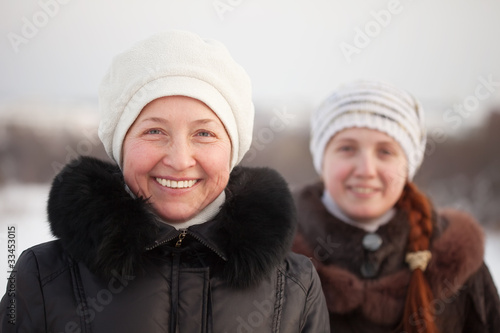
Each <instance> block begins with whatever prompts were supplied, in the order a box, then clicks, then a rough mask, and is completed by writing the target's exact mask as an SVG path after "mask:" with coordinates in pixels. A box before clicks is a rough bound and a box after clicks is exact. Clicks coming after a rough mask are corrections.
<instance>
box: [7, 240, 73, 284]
mask: <svg viewBox="0 0 500 333" xmlns="http://www.w3.org/2000/svg"><path fill="white" fill-rule="evenodd" d="M71 265H72V260H71V259H70V258H69V257H68V255H67V253H66V251H65V250H64V248H63V246H62V244H61V241H60V240H53V241H49V242H45V243H42V244H38V245H35V246H32V247H30V248H28V249H26V250H24V251H23V253H22V254H21V256H20V257H19V260H18V262H17V264H16V271H17V273H18V274H23V273H30V274H35V275H37V276H38V277H39V279H40V281H41V283H42V284H44V283H46V282H48V281H50V280H52V279H54V278H55V277H57V276H58V275H60V274H61V273H62V272H64V271H66V270H68V269H69V268H70V267H71Z"/></svg>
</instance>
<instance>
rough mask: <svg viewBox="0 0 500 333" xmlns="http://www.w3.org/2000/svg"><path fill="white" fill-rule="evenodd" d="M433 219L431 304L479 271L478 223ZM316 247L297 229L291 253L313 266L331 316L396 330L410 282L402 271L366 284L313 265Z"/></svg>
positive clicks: (452, 216)
mask: <svg viewBox="0 0 500 333" xmlns="http://www.w3.org/2000/svg"><path fill="white" fill-rule="evenodd" d="M315 209H317V207H315ZM299 211H300V210H299ZM438 215H439V217H438V218H437V221H436V225H435V234H434V237H433V240H432V245H431V252H432V259H431V262H430V263H429V267H428V269H427V271H426V272H425V274H426V276H427V278H428V281H429V283H430V285H431V288H432V290H433V293H434V296H435V297H436V299H446V298H449V297H450V296H451V295H454V294H457V293H458V292H459V290H460V289H461V288H462V287H463V285H464V283H465V282H466V281H467V279H468V278H469V277H470V276H471V275H472V274H473V273H474V272H476V271H477V270H478V269H479V268H480V267H481V265H482V263H483V255H484V234H483V231H482V229H481V228H480V226H479V225H478V223H477V222H476V221H475V220H474V219H473V218H472V217H471V216H469V215H467V214H466V213H462V212H458V211H455V210H443V211H442V212H440V213H439V214H438ZM310 217H311V216H309V218H310ZM308 220H309V221H304V220H303V221H300V223H311V219H308ZM300 223H299V224H300ZM340 223H342V222H340ZM317 246H318V245H317V241H314V239H306V236H305V235H303V234H301V233H300V228H299V233H298V234H297V235H296V238H295V241H294V245H293V249H294V251H295V252H299V253H303V254H305V255H308V256H310V257H311V258H312V260H313V262H314V263H315V266H316V269H317V271H318V274H319V276H320V278H321V283H322V286H323V291H324V293H325V297H326V300H327V305H328V309H329V311H330V312H331V313H337V314H347V313H349V312H351V311H354V310H357V311H360V312H361V313H362V314H363V315H364V317H365V318H366V319H368V320H370V321H371V322H374V323H377V324H381V325H391V326H392V325H395V324H397V322H398V321H399V320H400V318H401V316H402V311H403V307H404V301H405V296H406V290H407V288H408V284H409V280H410V270H409V269H408V268H407V267H405V268H402V269H400V270H398V271H397V272H395V273H392V274H390V275H381V277H380V278H377V279H372V280H366V279H362V278H360V277H358V276H356V275H355V274H354V273H352V272H350V271H349V270H347V269H345V268H341V267H339V266H337V265H334V264H331V263H326V262H321V261H319V260H317V259H316V258H315V253H314V252H315V251H314V249H315V248H317ZM381 305H383V306H381Z"/></svg>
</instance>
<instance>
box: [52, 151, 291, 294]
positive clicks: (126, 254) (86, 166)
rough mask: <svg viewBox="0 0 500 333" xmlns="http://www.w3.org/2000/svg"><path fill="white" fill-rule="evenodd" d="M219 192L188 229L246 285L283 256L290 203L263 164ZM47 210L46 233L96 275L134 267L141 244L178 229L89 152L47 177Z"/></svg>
mask: <svg viewBox="0 0 500 333" xmlns="http://www.w3.org/2000/svg"><path fill="white" fill-rule="evenodd" d="M225 191H226V202H225V203H224V204H223V206H222V207H221V210H220V211H219V213H218V214H217V215H216V216H215V218H214V219H213V220H212V221H209V222H206V223H204V224H201V225H195V226H192V227H190V228H188V233H189V234H191V235H192V236H194V237H195V238H196V239H198V240H199V241H200V243H201V244H203V245H204V246H206V247H207V248H209V249H211V250H212V251H213V252H215V253H217V254H218V255H219V257H220V258H221V259H223V264H222V265H223V268H222V271H223V274H221V276H223V277H224V279H225V280H226V281H227V283H229V284H230V285H232V286H235V287H247V286H250V285H254V284H256V283H258V282H259V281H260V280H262V279H263V278H264V277H265V276H267V275H268V274H269V273H270V272H271V271H272V269H273V268H274V267H276V266H277V265H279V264H280V263H281V262H282V261H283V259H284V258H285V256H286V253H287V252H288V251H289V248H290V246H291V241H292V238H293V234H294V231H295V225H296V219H295V208H294V204H293V200H292V197H291V194H290V192H289V190H288V185H287V183H286V182H285V181H284V180H283V178H282V177H281V176H280V175H279V174H278V173H277V172H276V171H274V170H271V169H267V168H245V167H236V168H234V170H233V171H232V173H231V176H230V179H229V183H228V185H227V187H226V190H225ZM47 212H48V218H49V223H50V228H51V231H52V233H53V234H54V236H56V237H57V238H59V239H60V240H61V242H62V244H63V246H64V247H65V249H66V251H67V252H68V253H69V254H70V256H71V257H72V258H73V259H74V260H76V261H81V262H83V263H84V264H85V265H86V266H87V267H88V268H89V269H90V270H91V271H92V272H93V273H95V274H97V275H99V276H101V277H103V278H107V277H110V276H111V275H112V273H113V272H118V273H121V274H135V273H137V272H139V271H140V270H141V269H142V268H143V267H144V265H145V262H146V257H147V253H148V251H147V248H152V247H156V246H159V245H160V244H161V243H164V242H165V241H168V240H169V239H173V238H175V237H177V235H178V234H179V233H180V231H178V230H176V229H175V228H173V227H171V226H168V225H166V224H164V223H162V222H160V220H159V219H158V218H157V217H156V216H155V214H154V213H153V212H152V209H151V207H150V205H149V204H148V201H147V199H144V198H133V197H132V196H130V194H129V193H127V191H126V190H125V185H124V182H123V176H122V173H121V172H120V169H119V168H118V167H117V166H116V165H114V164H110V163H107V162H104V161H100V160H97V159H94V158H91V157H81V158H79V159H77V160H74V161H72V162H71V163H70V164H68V165H66V167H65V168H64V169H63V170H62V171H61V172H60V174H59V175H58V176H57V177H56V178H55V179H54V181H53V183H52V187H51V190H50V194H49V200H48V207H47Z"/></svg>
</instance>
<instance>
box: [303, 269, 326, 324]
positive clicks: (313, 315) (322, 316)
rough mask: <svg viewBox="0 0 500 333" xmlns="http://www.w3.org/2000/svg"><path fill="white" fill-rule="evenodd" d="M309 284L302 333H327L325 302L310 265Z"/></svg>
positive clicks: (317, 277)
mask: <svg viewBox="0 0 500 333" xmlns="http://www.w3.org/2000/svg"><path fill="white" fill-rule="evenodd" d="M310 269H311V270H310V272H311V284H310V287H309V290H308V293H307V299H306V304H305V308H304V317H303V325H301V327H302V328H301V331H300V332H302V333H329V332H330V318H329V314H328V309H327V307H326V300H325V296H324V294H323V289H322V287H321V281H320V279H319V276H318V273H317V272H316V269H315V268H314V266H313V265H312V263H311V268H310Z"/></svg>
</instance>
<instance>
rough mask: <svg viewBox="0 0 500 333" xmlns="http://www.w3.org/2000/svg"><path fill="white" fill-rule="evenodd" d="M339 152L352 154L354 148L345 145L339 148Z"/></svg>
mask: <svg viewBox="0 0 500 333" xmlns="http://www.w3.org/2000/svg"><path fill="white" fill-rule="evenodd" d="M338 150H339V151H343V152H351V151H354V147H353V146H350V145H343V146H340V147H339V148H338Z"/></svg>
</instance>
